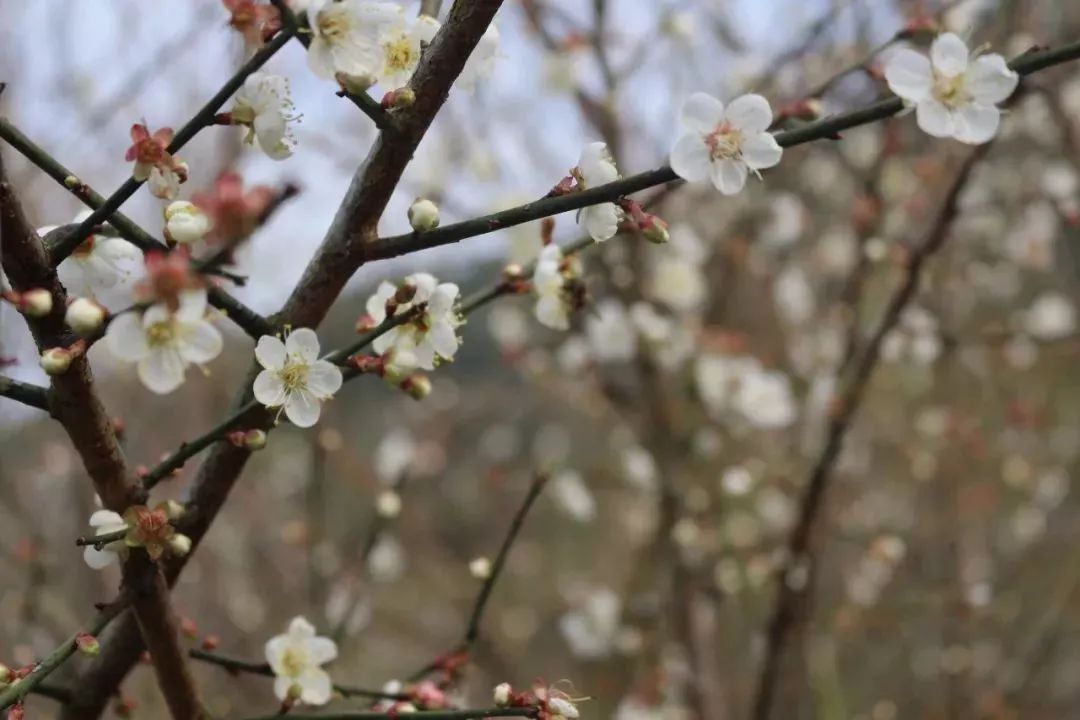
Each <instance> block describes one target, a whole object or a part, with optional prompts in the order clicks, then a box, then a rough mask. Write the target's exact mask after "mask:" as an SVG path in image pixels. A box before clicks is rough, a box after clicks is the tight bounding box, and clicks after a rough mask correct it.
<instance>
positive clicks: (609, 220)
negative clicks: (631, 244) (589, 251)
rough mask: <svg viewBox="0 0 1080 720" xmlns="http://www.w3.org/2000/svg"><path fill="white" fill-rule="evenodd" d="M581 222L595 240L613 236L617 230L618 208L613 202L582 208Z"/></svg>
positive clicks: (600, 240)
mask: <svg viewBox="0 0 1080 720" xmlns="http://www.w3.org/2000/svg"><path fill="white" fill-rule="evenodd" d="M581 224H582V225H584V226H585V230H586V231H588V233H589V235H590V236H591V237H592V239H593V240H595V241H596V242H603V241H604V240H607V239H608V238H611V237H614V236H615V233H616V232H618V230H619V209H618V207H617V206H616V205H615V203H600V204H599V205H593V206H592V207H587V208H582V210H581Z"/></svg>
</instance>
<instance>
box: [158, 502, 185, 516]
mask: <svg viewBox="0 0 1080 720" xmlns="http://www.w3.org/2000/svg"><path fill="white" fill-rule="evenodd" d="M162 505H163V506H164V507H165V514H166V515H168V516H169V519H170V520H179V519H180V518H182V517H184V513H185V512H187V508H186V507H184V503H182V502H180V501H179V500H166V501H165V502H163V503H162Z"/></svg>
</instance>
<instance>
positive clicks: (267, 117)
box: [253, 112, 292, 160]
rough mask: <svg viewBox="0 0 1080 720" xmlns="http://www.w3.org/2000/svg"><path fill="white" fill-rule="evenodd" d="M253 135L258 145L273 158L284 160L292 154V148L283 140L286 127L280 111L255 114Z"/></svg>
mask: <svg viewBox="0 0 1080 720" xmlns="http://www.w3.org/2000/svg"><path fill="white" fill-rule="evenodd" d="M253 124H254V128H255V137H256V139H257V140H258V141H259V147H260V148H262V150H263V152H265V153H266V154H267V156H269V157H270V158H271V159H273V160H284V159H285V158H287V157H289V156H290V155H292V149H291V148H290V147H289V145H288V143H287V142H286V140H285V136H286V130H287V129H288V126H287V123H286V122H285V118H284V117H282V115H281V113H277V112H264V113H260V114H259V115H256V116H255V122H254V123H253Z"/></svg>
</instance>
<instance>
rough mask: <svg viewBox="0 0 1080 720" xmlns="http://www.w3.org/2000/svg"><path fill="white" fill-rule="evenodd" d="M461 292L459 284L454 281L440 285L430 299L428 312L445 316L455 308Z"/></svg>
mask: <svg viewBox="0 0 1080 720" xmlns="http://www.w3.org/2000/svg"><path fill="white" fill-rule="evenodd" d="M459 292H460V290H459V289H458V286H457V285H455V284H454V283H443V284H441V285H439V286H438V287H437V288H435V292H433V293H432V294H431V298H430V299H429V300H428V312H429V313H430V314H431V315H434V316H435V317H439V318H441V317H443V316H444V315H446V314H447V313H449V312H450V311H451V310H452V309H453V307H454V302H455V301H456V300H457V297H458V293H459Z"/></svg>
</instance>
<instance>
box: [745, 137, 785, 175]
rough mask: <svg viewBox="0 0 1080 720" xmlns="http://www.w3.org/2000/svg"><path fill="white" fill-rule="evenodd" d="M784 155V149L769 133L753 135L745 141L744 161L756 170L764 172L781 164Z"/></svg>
mask: <svg viewBox="0 0 1080 720" xmlns="http://www.w3.org/2000/svg"><path fill="white" fill-rule="evenodd" d="M783 154H784V149H783V148H782V147H780V144H779V143H777V142H776V138H774V137H773V136H772V135H771V134H769V133H765V132H763V133H758V134H757V135H751V136H750V137H748V138H746V140H744V141H743V145H742V158H743V161H744V162H746V164H747V166H749V167H750V168H752V169H754V170H764V169H765V168H771V167H773V166H775V165H777V164H779V162H780V158H781V157H782V156H783Z"/></svg>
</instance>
